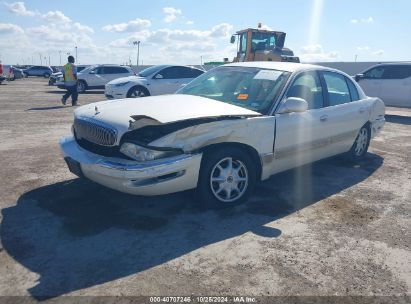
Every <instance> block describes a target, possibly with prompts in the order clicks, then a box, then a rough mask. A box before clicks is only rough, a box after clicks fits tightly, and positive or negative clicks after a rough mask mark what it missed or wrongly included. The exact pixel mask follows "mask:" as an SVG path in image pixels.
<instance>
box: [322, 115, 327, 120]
mask: <svg viewBox="0 0 411 304" xmlns="http://www.w3.org/2000/svg"><path fill="white" fill-rule="evenodd" d="M327 120H328V115H323V116H321V117H320V121H327Z"/></svg>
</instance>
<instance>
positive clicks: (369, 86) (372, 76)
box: [358, 66, 385, 97]
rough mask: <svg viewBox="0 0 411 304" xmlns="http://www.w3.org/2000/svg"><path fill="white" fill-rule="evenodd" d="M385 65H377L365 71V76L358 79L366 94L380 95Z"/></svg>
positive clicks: (371, 95)
mask: <svg viewBox="0 0 411 304" xmlns="http://www.w3.org/2000/svg"><path fill="white" fill-rule="evenodd" d="M384 70H385V67H384V66H377V67H374V68H372V69H370V70H368V71H367V72H365V73H364V77H363V78H361V79H360V80H359V81H358V84H359V85H360V86H361V88H362V89H363V91H364V93H365V95H367V96H370V97H380V96H381V95H380V94H381V83H382V76H383V74H384Z"/></svg>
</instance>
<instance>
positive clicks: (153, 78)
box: [105, 65, 204, 99]
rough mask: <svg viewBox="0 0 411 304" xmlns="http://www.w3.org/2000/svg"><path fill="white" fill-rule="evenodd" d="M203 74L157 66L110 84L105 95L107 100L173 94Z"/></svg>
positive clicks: (195, 71) (178, 67)
mask: <svg viewBox="0 0 411 304" xmlns="http://www.w3.org/2000/svg"><path fill="white" fill-rule="evenodd" d="M203 73H204V71H203V70H199V69H196V68H193V67H187V66H172V65H156V66H153V67H150V68H147V69H145V70H143V71H141V72H140V73H139V74H138V75H137V76H129V77H122V78H118V79H115V80H113V81H110V82H108V83H107V84H106V85H105V95H106V97H107V99H119V98H136V97H145V96H152V95H163V94H172V93H174V92H175V91H177V90H178V89H179V88H181V86H182V85H186V84H188V83H189V82H191V81H192V80H193V79H194V78H197V77H198V76H200V75H201V74H203Z"/></svg>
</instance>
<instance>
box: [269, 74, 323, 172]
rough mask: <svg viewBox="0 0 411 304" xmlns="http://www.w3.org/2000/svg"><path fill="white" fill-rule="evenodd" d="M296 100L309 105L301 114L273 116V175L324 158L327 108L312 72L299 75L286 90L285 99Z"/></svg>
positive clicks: (319, 84)
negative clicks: (274, 132)
mask: <svg viewBox="0 0 411 304" xmlns="http://www.w3.org/2000/svg"><path fill="white" fill-rule="evenodd" d="M287 97H299V98H303V99H304V100H306V101H307V103H308V110H307V111H305V112H301V113H283V114H276V115H275V116H276V138H275V145H274V158H275V161H274V162H273V172H272V173H276V172H281V171H284V170H287V169H290V168H293V167H297V166H300V165H303V164H306V163H309V162H312V161H315V160H318V159H321V158H324V157H326V156H327V153H328V151H327V148H328V147H327V145H328V142H329V136H330V131H329V130H330V127H331V126H330V121H329V119H328V118H329V113H328V111H329V110H328V109H327V108H324V97H323V90H322V86H321V82H320V78H319V74H318V73H317V72H315V71H313V72H304V73H301V74H299V75H298V76H297V77H296V78H295V80H294V81H293V83H292V84H291V85H290V86H289V88H288V89H287V92H286V94H285V98H284V100H285V99H286V98H287Z"/></svg>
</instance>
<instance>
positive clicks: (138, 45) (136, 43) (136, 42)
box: [133, 40, 140, 68]
mask: <svg viewBox="0 0 411 304" xmlns="http://www.w3.org/2000/svg"><path fill="white" fill-rule="evenodd" d="M133 45H137V62H136V63H137V68H138V62H139V59H140V41H137V40H136V41H133Z"/></svg>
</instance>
